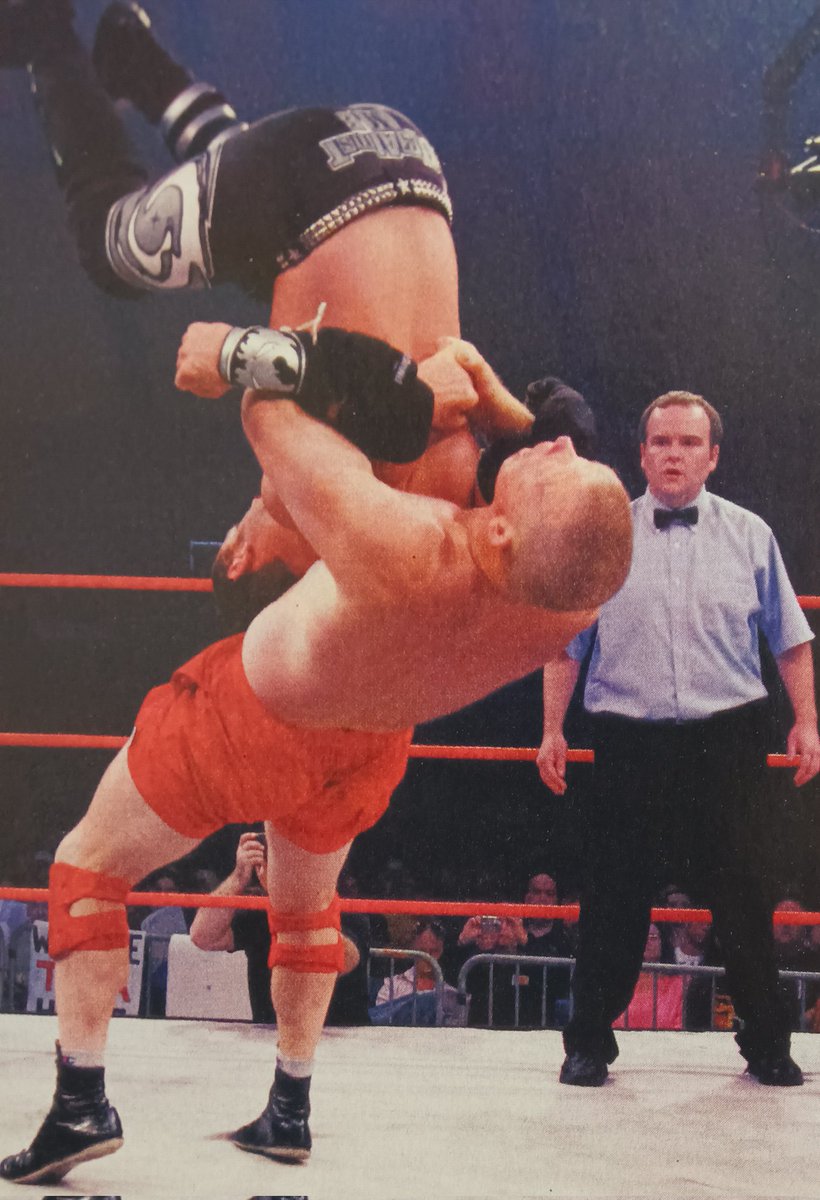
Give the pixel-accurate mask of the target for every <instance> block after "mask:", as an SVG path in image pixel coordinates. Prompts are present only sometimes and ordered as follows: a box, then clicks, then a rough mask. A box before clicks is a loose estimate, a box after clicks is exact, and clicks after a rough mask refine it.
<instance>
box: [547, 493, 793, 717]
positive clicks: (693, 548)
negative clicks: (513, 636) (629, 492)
mask: <svg viewBox="0 0 820 1200" xmlns="http://www.w3.org/2000/svg"><path fill="white" fill-rule="evenodd" d="M695 503H696V504H697V508H698V522H697V524H696V525H681V524H673V525H670V526H669V528H668V529H665V530H660V529H656V528H655V522H654V511H655V509H656V508H662V507H664V506H663V505H661V504H659V503H658V502H657V501H656V500H655V498H654V497H653V496H652V495H651V494H650V492H648V491H647V492H645V493H644V495H643V496H641V497H640V498H639V499H638V500H634V501H633V502H632V521H633V528H634V550H633V557H632V566H631V568H630V572H629V576H628V577H627V580H626V583H625V584H624V586H623V587H622V588H621V590H620V591H619V592H618V593H617V594H616V595H615V596H613V597H612V599H611V600H608V601H607V602H606V604H604V606H603V608H602V609H601V614H600V617H599V619H598V621H597V623H596V624H595V625H592V626H591V627H590V628H589V629H586V630H584V632H583V633H580V634H579V635H578V636H577V637H576V638H575V639H574V640H573V641H572V642H570V644H569V646H568V647H567V653H568V654H569V655H570V657H571V658H574V659H578V660H580V659H582V658H583V657H584V655H585V654H586V652H587V650H588V649H589V646H590V643H591V642H592V641H593V638H594V640H595V646H594V649H593V651H592V658H591V660H590V667H589V673H588V675H587V682H586V690H585V692H584V706H585V708H586V709H587V710H588V711H589V712H593V713H600V712H606V713H616V714H619V715H620V716H624V717H634V718H637V719H639V720H646V721H691V720H696V719H699V718H702V717H708V716H711V715H712V714H714V713H718V712H722V711H724V710H725V709H728V708H736V707H737V706H738V705H740V704H747V703H749V702H750V701H753V700H758V699H761V698H762V697H764V696H765V695H766V689H765V687H764V686H763V682H762V679H761V673H760V652H759V647H758V632H761V633H763V634H764V635H765V637H766V641H767V642H768V644H769V648H770V649H771V651H772V653H773V654H775V655H779V654H782V653H783V652H784V651H785V650H790V649H792V647H794V646H798V645H800V644H801V643H803V642H808V641H810V640H811V639H812V638H813V636H814V634H813V633H812V631H811V629H810V627H809V624H808V622H807V620H806V618H805V616H804V614H803V612H802V610H801V608H800V605H799V604H798V602H797V597H796V596H795V594H794V589H793V588H792V585H791V583H790V582H789V577H788V575H787V574H786V568H785V567H784V565H783V559H782V558H781V555H780V550H779V548H778V545H777V542H776V541H775V538H774V534H773V533H772V531H771V529H769V527H768V525H767V524H766V523H765V521H762V520H761V519H760V517H758V516H756V515H755V514H754V513H751V512H749V511H748V510H747V509H745V508H740V507H739V506H738V505H737V504H732V503H731V501H729V500H724V499H722V498H721V497H720V496H714V495H712V493H711V492H707V491H706V490H705V489H701V491H700V494H699V495H698V497H697V499H696V501H695Z"/></svg>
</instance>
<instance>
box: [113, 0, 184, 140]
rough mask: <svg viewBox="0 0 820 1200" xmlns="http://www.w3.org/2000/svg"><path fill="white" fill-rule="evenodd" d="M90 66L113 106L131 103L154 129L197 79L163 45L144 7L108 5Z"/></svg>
mask: <svg viewBox="0 0 820 1200" xmlns="http://www.w3.org/2000/svg"><path fill="white" fill-rule="evenodd" d="M91 61H92V62H93V63H94V69H95V70H96V72H97V76H98V78H99V80H100V83H101V84H102V85H103V87H104V88H105V90H106V91H107V92H108V94H109V96H110V97H111V99H112V100H130V102H131V103H132V104H133V105H134V107H135V108H138V109H139V111H140V112H141V113H142V114H143V115H144V116H145V117H147V118H148V120H149V121H151V122H152V124H154V125H155V124H156V123H157V121H159V119H160V117H161V116H162V114H163V113H164V112H165V109H166V108H167V107H168V105H169V104H170V103H171V101H172V100H173V99H174V97H175V96H178V95H179V93H180V92H183V91H184V90H185V88H187V87H189V86H190V84H191V83H193V78H192V76H191V75H190V74H189V72H188V71H186V70H185V68H184V67H183V66H180V64H179V63H178V62H176V61H175V60H174V59H173V58H171V56H170V54H168V53H167V51H166V50H165V49H164V48H163V47H162V46H161V45H160V44H159V42H158V41H157V40H156V38H155V37H154V34H153V31H152V29H151V18H150V17H149V16H148V13H147V12H146V11H145V9H144V8H141V7H140V5H139V4H126V3H120V2H119V0H115V3H114V4H109V6H108V8H106V10H105V12H104V13H103V15H102V16H101V17H100V22H99V24H98V26H97V32H96V35H95V37H94V47H93V49H92V51H91Z"/></svg>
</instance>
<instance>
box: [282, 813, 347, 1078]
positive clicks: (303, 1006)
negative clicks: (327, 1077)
mask: <svg viewBox="0 0 820 1200" xmlns="http://www.w3.org/2000/svg"><path fill="white" fill-rule="evenodd" d="M266 832H267V839H268V893H269V895H270V901H271V906H272V908H273V910H274V912H278V913H298V914H309V913H319V912H323V911H325V910H326V909H327V908H328V907H329V906H330V904H331V902H332V901H333V899H334V897H335V895H336V884H337V881H338V879H339V872H340V871H341V869H342V867H343V866H344V863H345V859H346V858H347V854H348V851H349V849H350V846H349V844H348V845H347V846H343V847H342V849H341V850H337V851H335V852H334V853H332V854H310V853H309V852H308V851H307V850H302V849H300V847H299V846H295V845H294V844H293V843H292V842H288V841H286V840H285V839H284V838H283V837H281V836H280V835H279V834H278V833H277V832H276V831H275V830H274V829H273V827H272V826H271V825H267V826H266ZM278 941H279V942H280V943H281V944H284V945H292V946H296V945H298V946H327V945H333V946H335V945H337V944H338V941H339V933H338V929H337V928H335V927H334V926H332V925H329V926H326V927H325V928H319V929H311V930H305V931H303V932H282V933H279V934H278ZM335 983H336V972H333V971H324V972H312V971H292V970H289V969H287V968H286V967H279V966H275V967H274V968H273V970H272V971H271V999H272V1000H273V1007H274V1008H275V1010H276V1016H277V1027H278V1032H279V1051H280V1054H282V1055H283V1056H284V1057H288V1058H296V1059H309V1058H311V1057H312V1056H313V1052H314V1051H315V1049H316V1045H317V1043H318V1041H319V1037H320V1035H321V1032H322V1027H323V1026H324V1023H325V1017H326V1015H327V1009H328V1005H329V1004H330V998H331V996H332V994H333V987H334V984H335Z"/></svg>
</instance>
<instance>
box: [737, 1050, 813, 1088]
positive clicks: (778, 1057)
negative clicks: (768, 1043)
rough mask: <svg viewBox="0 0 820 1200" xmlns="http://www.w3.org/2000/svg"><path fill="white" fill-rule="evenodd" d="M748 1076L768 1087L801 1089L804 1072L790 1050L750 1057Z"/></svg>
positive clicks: (747, 1069)
mask: <svg viewBox="0 0 820 1200" xmlns="http://www.w3.org/2000/svg"><path fill="white" fill-rule="evenodd" d="M746 1074H747V1075H751V1076H752V1078H753V1079H756V1080H757V1082H758V1083H764V1084H766V1085H767V1086H768V1087H800V1086H801V1085H802V1083H803V1072H802V1071H801V1070H800V1068H799V1067H798V1065H797V1063H796V1062H795V1061H794V1059H793V1058H791V1057H790V1055H789V1052H788V1050H782V1051H771V1052H770V1053H768V1054H758V1055H754V1056H752V1057H750V1058H749V1065H748V1066H747V1068H746Z"/></svg>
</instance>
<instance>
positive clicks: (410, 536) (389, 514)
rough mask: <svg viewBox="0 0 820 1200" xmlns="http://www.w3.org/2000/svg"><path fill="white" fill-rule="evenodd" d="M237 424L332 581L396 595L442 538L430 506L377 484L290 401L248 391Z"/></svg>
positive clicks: (346, 445)
mask: <svg viewBox="0 0 820 1200" xmlns="http://www.w3.org/2000/svg"><path fill="white" fill-rule="evenodd" d="M242 420H243V426H244V429H245V434H246V436H247V438H248V441H249V442H250V445H251V447H252V449H253V451H254V453H255V455H256V457H257V459H258V461H259V465H260V466H261V468H262V471H263V472H264V474H265V475H267V476H269V477H270V478H272V479H275V480H276V490H277V492H278V493H279V496H280V498H281V500H282V503H283V504H284V505H285V507H286V509H287V510H288V512H289V514H290V516H291V518H292V519H293V522H294V524H295V525H296V527H297V529H298V530H299V531H300V532H301V533H302V535H303V536H304V537H305V538H306V539H307V541H308V542H309V543H310V545H311V546H312V547H313V548H314V549H315V551H316V553H317V554H318V556H319V557H320V558H322V559H323V560H324V562H325V563H326V565H327V567H328V569H329V570H330V571H331V573H332V575H333V576H334V578H335V579H336V580H337V582H339V583H349V584H351V585H352V586H353V587H354V589H355V588H356V587H362V588H366V589H367V590H368V592H371V591H372V589H373V588H374V586H376V585H377V584H379V583H381V584H382V585H383V586H386V587H387V588H388V590H389V591H391V592H393V591H395V589H396V587H397V586H398V585H399V582H400V581H401V580H402V579H404V580H407V579H408V578H409V577H410V576H412V575H413V574H416V573H418V572H420V571H422V570H424V569H425V566H426V563H427V562H428V560H429V557H430V551H431V547H434V546H435V545H436V544H437V538H438V537H439V536H440V534H439V530H438V526H437V524H436V521H435V519H434V516H433V514H432V510H431V508H430V501H426V500H423V499H419V498H417V497H413V496H406V495H402V494H401V493H399V492H396V491H394V490H393V489H392V488H390V487H387V486H386V485H385V484H383V483H380V482H379V481H378V480H377V479H376V478H375V476H374V475H373V470H372V468H371V465H370V463H369V461H368V459H367V458H366V457H365V455H364V454H362V452H361V451H360V450H357V449H356V447H355V446H353V445H351V443H350V442H348V441H347V440H346V439H345V438H343V437H342V436H341V435H340V434H338V433H337V432H336V431H335V430H334V429H331V428H330V427H329V426H327V425H324V424H322V423H320V422H319V421H316V420H314V419H313V418H312V417H309V416H308V415H307V414H306V413H304V412H303V411H302V410H301V409H300V408H298V407H297V406H296V405H295V404H293V403H292V402H290V401H287V400H277V401H275V402H270V401H266V400H265V399H264V398H263V397H260V395H259V394H258V393H254V392H246V394H245V397H244V399H243V403H242Z"/></svg>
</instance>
